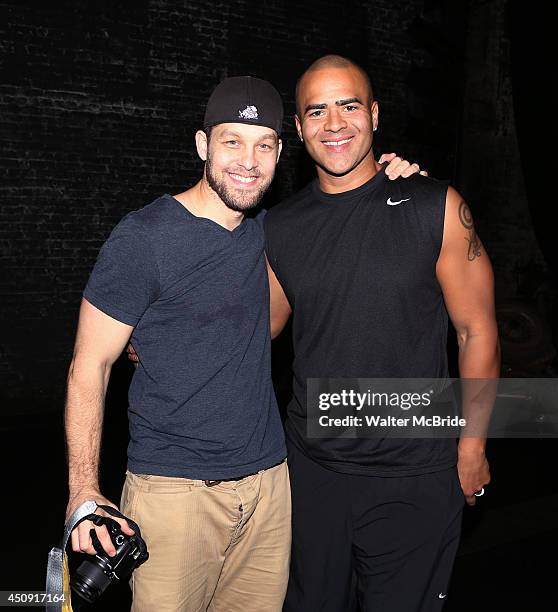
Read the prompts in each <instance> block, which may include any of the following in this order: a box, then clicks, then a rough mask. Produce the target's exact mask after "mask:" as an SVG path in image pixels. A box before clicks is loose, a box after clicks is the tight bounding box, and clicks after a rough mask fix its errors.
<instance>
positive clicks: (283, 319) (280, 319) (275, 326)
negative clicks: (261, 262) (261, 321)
mask: <svg viewBox="0 0 558 612" xmlns="http://www.w3.org/2000/svg"><path fill="white" fill-rule="evenodd" d="M265 262H266V265H267V275H268V278H269V308H270V313H269V318H270V323H271V338H272V339H274V338H276V337H277V336H278V335H279V334H280V333H281V332H282V331H283V328H284V327H285V325H286V324H287V321H288V320H289V317H290V316H291V313H292V309H291V305H290V304H289V300H288V299H287V296H286V295H285V292H284V290H283V287H281V283H280V282H279V280H278V279H277V276H276V275H275V272H274V271H273V268H272V267H271V266H270V265H269V261H268V259H267V257H266V258H265Z"/></svg>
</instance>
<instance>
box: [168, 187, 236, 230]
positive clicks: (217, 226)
mask: <svg viewBox="0 0 558 612" xmlns="http://www.w3.org/2000/svg"><path fill="white" fill-rule="evenodd" d="M163 197H165V198H167V199H170V200H172V202H173V203H174V204H175V205H177V206H180V208H181V209H182V210H183V211H184V214H185V215H186V217H187V218H188V219H190V220H191V221H195V222H197V223H203V224H204V225H209V226H210V227H213V228H215V229H217V230H219V231H221V232H224V233H225V234H226V235H228V236H234V237H236V236H239V235H240V234H242V233H244V230H245V229H246V217H244V219H243V220H242V222H241V223H239V224H238V225H237V226H236V227H235V228H234V229H232V230H230V229H227V228H226V227H223V226H222V225H221V224H219V223H217V221H213V219H208V218H207V217H198V216H197V215H195V214H194V213H193V212H192V211H191V210H189V209H188V208H186V206H184V204H182V202H179V201H178V200H177V199H176V198H175V197H174V196H173V195H171V194H170V193H165V194H164V196H163Z"/></svg>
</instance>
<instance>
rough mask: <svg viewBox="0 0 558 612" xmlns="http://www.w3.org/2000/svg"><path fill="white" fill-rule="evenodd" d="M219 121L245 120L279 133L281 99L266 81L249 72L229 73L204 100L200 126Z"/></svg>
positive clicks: (281, 122)
mask: <svg viewBox="0 0 558 612" xmlns="http://www.w3.org/2000/svg"><path fill="white" fill-rule="evenodd" d="M219 123H246V124H249V125H261V126H263V127H268V128H271V129H272V130H275V131H276V132H277V135H278V136H279V135H280V134H281V127H282V124H283V101H282V100H281V96H280V95H279V92H278V91H277V90H276V89H275V87H273V85H272V84H271V83H269V82H268V81H264V80H263V79H257V78H256V77H251V76H238V77H229V78H227V79H224V80H223V81H221V82H220V83H219V85H217V87H216V88H215V89H214V90H213V93H212V94H211V95H210V96H209V100H208V101H207V107H206V109H205V117H204V120H203V127H204V128H210V127H213V126H214V125H217V124H219Z"/></svg>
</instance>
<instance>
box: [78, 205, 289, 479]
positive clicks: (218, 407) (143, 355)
mask: <svg viewBox="0 0 558 612" xmlns="http://www.w3.org/2000/svg"><path fill="white" fill-rule="evenodd" d="M262 222H263V213H260V214H259V215H258V216H257V217H256V218H255V219H245V220H244V221H243V222H242V223H241V224H240V225H239V226H238V227H236V228H235V229H234V230H233V231H229V230H227V229H226V228H224V227H222V226H220V225H219V224H217V223H215V222H213V221H211V220H209V219H205V218H201V217H196V216H194V215H193V214H191V213H190V212H189V211H188V210H187V209H186V208H185V207H184V206H182V204H181V203H180V202H178V200H176V199H175V198H173V197H172V196H170V195H164V196H162V197H161V198H158V199H157V200H155V201H154V202H152V203H151V204H149V205H148V206H146V207H144V208H142V209H140V210H138V211H134V212H131V213H130V214H128V215H127V216H126V217H124V219H122V221H120V223H119V224H118V225H117V226H116V227H115V228H114V230H113V232H112V233H111V235H110V237H109V238H108V240H107V241H106V243H105V244H104V245H103V247H102V249H101V252H100V254H99V257H98V259H97V263H96V264H95V268H94V270H93V272H92V274H91V277H90V278H89V282H88V284H87V287H86V289H85V292H84V297H85V299H86V300H87V301H88V302H90V303H91V304H93V305H94V306H95V307H97V308H98V309H99V310H102V311H103V312H104V313H106V314H107V315H109V316H110V317H112V318H114V319H117V320H118V321H121V322H123V323H126V324H127V325H132V326H134V331H133V333H132V338H131V342H132V344H133V346H134V348H135V350H136V352H137V354H138V356H139V359H140V363H139V367H138V368H137V369H136V371H135V373H134V376H133V379H132V384H131V386H130V390H129V409H128V412H129V423H130V445H129V447H128V469H129V470H130V471H132V472H135V473H144V474H156V475H161V476H179V477H185V478H195V479H211V480H217V479H223V478H234V477H236V476H241V475H244V474H248V473H252V472H255V471H258V470H261V469H265V468H268V467H270V466H272V465H274V464H276V463H278V462H280V461H281V460H283V459H284V457H285V456H286V449H285V443H284V436H283V428H282V424H281V420H280V417H279V412H278V409H277V404H276V400H275V395H274V393H273V387H272V382H271V358H270V344H271V338H270V333H269V287H268V281H267V272H266V267H265V260H264V256H263V252H264V235H263V227H262Z"/></svg>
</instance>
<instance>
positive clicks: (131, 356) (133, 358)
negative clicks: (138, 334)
mask: <svg viewBox="0 0 558 612" xmlns="http://www.w3.org/2000/svg"><path fill="white" fill-rule="evenodd" d="M126 353H128V359H129V360H130V361H131V362H132V363H133V364H134V367H135V368H137V367H138V365H139V357H138V354H137V353H136V351H135V349H134V347H133V346H132V345H131V344H128V346H127V347H126Z"/></svg>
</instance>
